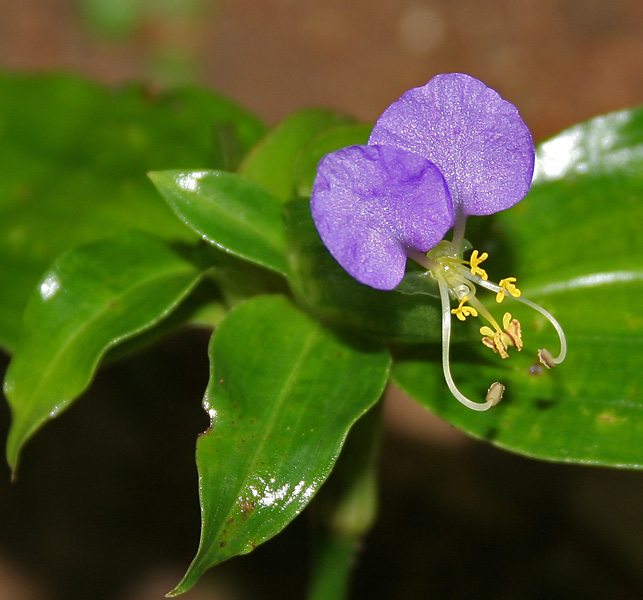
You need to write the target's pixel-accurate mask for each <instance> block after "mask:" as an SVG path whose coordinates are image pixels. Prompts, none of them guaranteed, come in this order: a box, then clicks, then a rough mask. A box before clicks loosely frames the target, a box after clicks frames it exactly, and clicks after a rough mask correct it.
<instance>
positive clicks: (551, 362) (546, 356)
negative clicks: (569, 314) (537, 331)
mask: <svg viewBox="0 0 643 600" xmlns="http://www.w3.org/2000/svg"><path fill="white" fill-rule="evenodd" d="M472 281H474V280H473V279H472ZM475 282H476V283H478V284H480V285H481V286H482V287H485V288H487V289H488V290H491V291H492V292H496V293H497V292H499V291H501V290H502V288H501V287H500V286H499V285H496V284H495V283H491V282H489V281H484V280H483V279H481V278H480V277H476V278H475ZM513 300H516V301H517V302H522V303H523V304H526V305H527V306H529V307H531V308H533V309H534V310H535V311H537V312H539V313H540V314H541V315H542V316H543V317H545V318H546V319H547V320H548V321H549V322H550V323H551V325H552V327H553V328H554V329H555V330H556V333H557V334H558V340H559V341H560V352H559V354H558V356H556V357H554V356H552V354H551V352H550V351H549V350H547V349H546V348H541V349H540V350H539V351H538V358H539V359H540V362H541V363H543V364H544V365H545V366H546V367H548V368H551V367H554V366H556V365H559V364H560V363H562V362H563V361H564V360H565V356H567V339H566V338H565V332H564V331H563V328H562V327H561V326H560V323H559V322H558V321H557V320H556V319H555V318H554V316H553V315H552V314H551V313H550V312H549V311H548V310H545V309H544V308H543V307H542V306H540V305H538V304H536V303H535V302H532V301H531V300H529V299H527V298H524V297H523V296H520V297H518V298H516V297H513Z"/></svg>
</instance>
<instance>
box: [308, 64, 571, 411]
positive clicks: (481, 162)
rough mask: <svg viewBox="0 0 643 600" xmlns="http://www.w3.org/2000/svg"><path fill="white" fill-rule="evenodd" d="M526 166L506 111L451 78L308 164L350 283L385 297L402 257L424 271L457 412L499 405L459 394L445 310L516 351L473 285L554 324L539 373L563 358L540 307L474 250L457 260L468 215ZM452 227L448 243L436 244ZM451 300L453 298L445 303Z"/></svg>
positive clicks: (503, 195)
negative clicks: (551, 346) (438, 307)
mask: <svg viewBox="0 0 643 600" xmlns="http://www.w3.org/2000/svg"><path fill="white" fill-rule="evenodd" d="M533 169H534V144H533V141H532V137H531V133H530V132H529V129H528V128H527V126H526V124H525V123H524V121H523V120H522V118H521V117H520V115H519V113H518V110H517V109H516V107H515V106H514V105H513V104H511V103H510V102H508V101H506V100H504V99H503V98H501V97H500V95H499V94H498V93H497V92H496V91H494V90H492V89H491V88H489V87H487V86H486V85H485V84H484V83H482V82H481V81H479V80H477V79H475V78H473V77H471V76H469V75H465V74H462V73H450V74H443V75H437V76H435V77H434V78H433V79H431V80H430V81H429V82H428V83H427V84H426V85H424V86H422V87H417V88H413V89H411V90H409V91H407V92H406V93H404V94H403V95H402V96H401V97H400V98H399V99H398V100H397V101H395V102H393V104H391V105H390V106H389V107H388V108H387V109H386V110H385V111H384V113H383V114H382V115H381V116H380V118H379V119H378V121H377V122H376V124H375V126H374V128H373V131H372V133H371V136H370V138H369V140H368V144H367V145H365V146H350V147H348V148H342V149H341V150H338V151H336V152H332V153H330V154H328V155H326V156H325V157H324V158H323V159H322V160H321V162H320V163H319V166H318V169H317V176H316V178H315V182H314V184H313V190H312V195H311V211H312V216H313V219H314V221H315V225H316V227H317V230H318V232H319V234H320V236H321V238H322V241H323V242H324V244H325V245H326V247H327V248H328V250H329V252H330V253H331V254H332V255H333V257H334V258H335V259H336V260H337V262H338V263H339V264H340V265H341V266H342V267H343V268H344V269H345V270H346V271H347V272H348V273H349V274H350V275H351V276H352V277H354V278H355V279H357V281H359V282H360V283H363V284H365V285H368V286H371V287H373V288H376V289H379V290H392V289H394V288H396V287H397V286H398V285H399V284H400V282H401V281H402V279H403V277H404V274H405V271H406V264H407V258H411V259H413V260H414V261H415V262H417V263H419V264H420V265H421V266H423V267H424V268H426V269H427V272H428V273H429V274H430V276H431V277H432V278H433V279H434V280H435V281H436V282H437V284H438V288H439V291H440V298H441V302H442V349H443V352H442V356H443V358H442V366H443V372H444V376H445V379H446V382H447V385H448V387H449V389H450V391H451V393H452V394H453V395H454V396H455V397H456V398H457V399H458V400H459V401H460V402H461V403H462V404H464V405H465V406H468V407H469V408H472V409H474V410H487V409H489V408H490V407H491V406H494V405H495V404H497V403H498V402H499V401H500V399H501V398H502V393H503V391H504V386H503V385H502V384H501V383H498V382H495V383H494V384H492V386H491V387H490V388H489V391H488V393H487V396H486V399H485V402H483V403H480V402H474V401H471V400H469V399H468V398H466V397H465V396H464V395H463V394H462V393H461V392H460V391H459V390H458V389H457V387H456V386H455V383H454V381H453V378H452V376H451V371H450V365H449V346H450V338H451V315H455V317H456V318H457V319H459V320H461V321H464V320H466V319H467V317H472V318H475V317H478V316H480V317H481V318H483V319H485V320H486V321H487V322H488V323H489V326H487V325H485V326H483V327H482V328H481V329H480V333H481V335H482V336H483V337H482V343H483V344H484V345H485V346H487V347H489V348H490V349H492V350H493V351H494V352H496V353H497V354H499V355H500V356H501V357H502V358H506V357H508V356H509V352H508V350H509V348H510V347H513V348H515V349H516V350H518V351H520V350H521V349H522V346H523V342H522V333H521V327H520V323H519V322H518V321H517V320H516V319H513V318H512V316H511V314H510V313H508V312H506V313H505V314H504V316H503V318H502V325H500V324H498V322H497V321H496V319H495V318H494V317H493V316H492V314H491V313H490V311H489V310H487V308H486V307H485V306H484V305H483V304H482V303H481V302H480V300H479V299H478V298H477V295H476V291H477V290H476V286H480V287H483V288H486V289H487V290H489V291H491V292H494V293H495V294H496V298H495V299H496V302H497V303H501V302H502V301H503V300H504V298H505V297H506V296H510V297H511V298H513V299H515V300H517V301H519V302H522V303H524V304H527V305H528V306H530V307H532V308H534V309H535V310H537V311H538V312H540V313H541V314H543V315H544V316H545V317H546V318H547V319H548V320H549V321H550V322H551V323H552V325H553V326H554V328H555V329H556V331H557V333H558V335H559V338H560V343H561V351H560V353H559V355H558V356H557V357H553V356H552V354H551V353H550V352H549V351H548V350H544V349H543V350H540V351H539V358H540V360H541V362H542V363H543V364H544V365H545V366H547V367H549V368H551V367H553V366H555V365H556V364H559V363H561V362H562V361H563V360H564V358H565V354H566V342H565V337H564V334H563V331H562V328H561V327H560V325H559V324H558V322H557V321H556V320H555V319H554V318H553V316H552V315H551V314H550V313H549V312H547V311H546V310H545V309H543V308H542V307H540V306H538V305H536V304H534V303H533V302H531V301H530V300H528V299H526V298H524V297H522V294H521V292H520V290H519V289H518V287H516V278H515V277H507V278H505V279H502V280H501V281H500V282H499V283H498V284H495V283H492V282H490V281H488V276H487V273H486V271H485V270H484V269H482V268H481V267H480V264H481V263H482V262H483V261H484V260H486V259H487V258H488V254H487V253H486V252H484V253H482V254H480V253H479V252H478V251H477V250H473V252H472V253H471V255H470V256H469V259H468V260H465V259H463V254H464V247H465V240H464V229H465V223H466V218H467V217H468V216H469V215H491V214H494V213H496V212H499V211H501V210H505V209H507V208H510V207H511V206H513V205H515V204H517V203H518V202H520V201H521V200H522V199H523V198H524V197H525V196H526V194H527V192H528V191H529V188H530V186H531V180H532V176H533ZM452 228H453V238H452V240H451V241H446V240H444V236H445V235H446V233H447V232H448V231H449V230H450V229H452ZM451 300H454V301H455V302H457V307H456V308H453V309H452V308H451Z"/></svg>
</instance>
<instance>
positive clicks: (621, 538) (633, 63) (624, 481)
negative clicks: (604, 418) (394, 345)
mask: <svg viewBox="0 0 643 600" xmlns="http://www.w3.org/2000/svg"><path fill="white" fill-rule="evenodd" d="M0 68H5V69H21V70H42V69H47V70H51V69H54V70H72V71H75V72H80V73H83V74H85V75H88V76H90V77H92V78H94V79H98V80H101V81H105V82H108V83H112V84H118V83H122V82H125V81H129V80H132V79H137V80H144V81H148V82H150V83H151V84H153V85H155V86H159V87H163V86H168V85H174V84H178V83H182V82H186V81H187V82H198V83H201V84H204V85H207V86H210V87H212V88H215V89H217V90H218V91H220V92H223V93H225V94H227V95H229V96H231V97H232V98H234V99H236V100H238V101H240V102H241V103H242V104H245V105H246V106H247V107H249V108H250V109H252V110H254V111H256V112H257V113H258V114H259V115H260V116H262V117H263V118H264V119H265V120H266V121H267V122H269V123H270V124H273V123H276V122H277V121H278V120H279V119H281V118H282V117H284V116H286V115H287V114H288V113H290V112H291V111H293V110H295V109H297V108H300V107H304V106H331V107H336V108H339V109H343V110H346V111H347V112H349V113H351V114H354V115H355V116H357V117H358V118H360V119H362V120H364V121H373V120H375V119H376V118H377V116H378V115H379V114H380V113H381V111H382V110H383V109H384V108H385V107H386V106H387V105H388V104H389V103H390V102H391V101H392V100H394V99H396V98H397V97H398V96H399V95H400V93H402V92H403V91H404V90H406V89H407V88H409V87H413V86H417V85H421V84H423V83H425V82H426V81H427V80H428V79H429V78H430V77H431V76H433V75H434V74H435V73H439V72H449V71H464V72H468V73H470V74H472V75H474V76H476V77H479V78H481V79H483V80H484V81H485V82H486V83H488V84H489V85H491V86H492V87H494V88H496V89H498V90H499V91H500V92H501V93H502V94H503V96H505V97H506V98H508V99H509V100H511V101H512V102H514V103H515V104H516V105H518V107H519V108H520V110H521V113H522V114H523V116H524V118H525V120H526V121H527V123H528V124H529V125H530V127H531V128H532V131H533V132H534V136H535V138H536V139H537V140H542V139H544V138H546V137H548V136H550V135H553V134H554V133H556V132H557V131H559V130H560V129H562V128H564V127H567V126H569V125H571V124H573V123H575V122H577V121H580V120H584V119H587V118H589V117H591V116H594V115H596V114H600V113H603V112H607V111H610V110H615V109H618V108H622V107H625V106H628V105H632V104H638V103H640V102H641V98H643V75H642V73H643V3H641V2H640V1H638V0H604V1H601V0H513V1H512V0H484V1H481V0H450V1H449V0H434V1H430V2H429V1H421V0H398V1H395V0H353V1H352V2H345V1H343V0H325V1H324V0H225V1H224V0H220V1H218V2H216V1H205V0H201V1H199V0H162V1H161V0H158V1H156V2H153V1H152V0H147V1H146V0H113V1H111V2H110V1H108V0H77V1H72V0H21V1H19V2H15V1H12V0H11V1H10V0H0ZM44 110H46V107H44ZM1 168H2V167H1V165H0V169H1ZM2 285H10V282H3V284H2ZM206 345H207V334H206V333H204V332H190V333H183V334H180V335H178V336H174V337H173V338H171V339H169V340H166V341H165V342H164V343H162V344H161V345H160V346H158V347H156V348H154V349H151V350H149V351H147V352H144V353H142V354H140V355H138V356H136V357H134V358H133V359H129V360H127V361H123V362H120V363H116V364H113V365H111V366H109V367H107V368H106V369H104V370H102V371H101V372H100V374H99V376H98V378H97V381H96V383H95V385H94V386H93V387H92V389H91V390H90V392H89V393H88V394H86V396H85V397H84V398H83V399H82V400H80V401H79V402H78V403H77V404H75V405H74V407H73V408H72V409H71V410H69V411H68V412H66V413H65V414H64V416H62V417H61V418H59V419H57V420H56V421H55V422H53V423H51V424H50V425H48V426H47V427H45V428H44V430H43V431H42V432H41V433H39V434H38V435H37V436H36V437H35V438H34V440H33V441H32V442H30V445H29V446H28V447H27V449H26V450H25V453H24V456H23V461H22V465H21V472H20V477H19V480H18V481H17V482H16V483H14V484H10V482H9V472H8V469H6V467H2V468H1V469H0V600H36V599H37V600H76V599H78V600H80V599H88V598H92V599H96V600H103V599H104V600H148V599H152V598H161V597H162V595H163V594H164V593H165V592H166V591H168V590H169V589H170V588H172V587H173V586H174V584H175V583H176V581H177V580H178V578H179V577H180V576H181V575H182V572H183V571H184V569H185V568H186V567H187V564H188V563H189V561H190V560H191V558H192V556H193V554H194V552H195V550H196V546H197V542H198V532H199V510H198V498H197V489H196V469H195V466H194V457H193V454H194V443H195V439H196V435H197V434H198V432H200V431H202V430H204V429H205V427H206V426H207V419H206V415H205V413H204V412H203V411H202V410H201V407H200V401H201V394H202V391H203V389H204V386H205V383H206V380H207V372H208V366H207V362H206ZM7 362H8V359H7V358H6V357H0V372H2V373H3V372H4V370H5V368H6V364H7ZM599 375H600V374H599ZM8 421H9V414H8V409H7V408H6V404H2V406H1V408H0V429H1V430H2V433H3V439H4V433H5V431H6V428H7V427H8ZM642 443H643V442H642ZM381 488H382V499H381V501H382V504H381V511H380V519H379V521H378V525H377V526H376V528H375V530H374V532H373V534H372V535H371V536H370V537H369V538H368V539H367V540H366V542H365V544H364V548H363V553H362V555H361V557H360V560H359V564H358V568H357V572H356V578H355V585H354V594H353V598H354V599H366V598H383V599H385V598H399V599H401V600H402V599H409V600H415V599H421V598H448V599H469V598H474V597H475V598H492V599H505V598H507V599H523V598H524V599H532V598H533V599H541V598H545V597H546V598H554V599H555V598H570V597H584V598H590V599H593V598H597V599H598V598H601V599H603V598H615V599H630V598H631V599H635V598H641V597H643V516H642V510H641V507H643V475H641V474H640V473H636V472H619V471H614V470H607V469H596V468H587V467H577V466H564V465H551V464H547V463H541V462H536V461H530V460H527V459H524V458H522V457H517V456H513V455H509V454H506V453H504V452H501V451H499V450H496V449H494V448H493V447H490V446H487V445H484V444H480V443H477V442H475V441H472V440H470V439H468V438H466V437H465V436H463V435H462V434H460V433H459V432H457V431H454V430H453V429H451V428H450V427H449V426H448V425H445V424H444V423H441V422H440V421H438V420H437V419H435V418H433V417H432V416H431V415H430V414H429V413H427V412H426V411H424V410H423V409H420V408H419V407H417V406H416V405H415V404H413V403H411V402H410V401H408V400H406V399H404V398H403V397H401V396H400V395H399V394H396V393H393V394H391V395H390V398H389V400H388V403H387V410H386V428H385V432H384V440H383V449H382V478H381ZM310 542H311V540H310V534H309V527H308V517H307V515H306V514H304V515H302V516H301V517H300V518H299V519H297V520H296V521H295V523H293V525H292V526H290V527H289V528H288V529H287V530H285V531H284V533H282V534H280V535H279V536H277V537H276V538H275V539H273V540H272V541H270V542H268V543H266V544H265V545H264V546H261V547H260V548H259V549H257V550H256V551H255V552H254V553H253V554H251V555H249V556H246V557H240V558H237V559H233V560H232V561H230V562H229V563H226V564H224V565H222V566H221V567H219V568H217V569H215V570H214V571H211V572H210V573H209V574H208V576H206V577H205V578H204V579H203V580H202V582H201V583H200V584H199V585H198V586H197V587H196V588H195V590H194V591H193V592H190V593H189V594H187V595H186V596H185V598H186V600H199V599H205V598H209V599H213V598H216V599H220V600H246V599H253V600H254V599H255V598H258V597H261V598H265V599H272V598H275V599H277V598H279V599H282V598H286V599H289V598H294V599H296V598H301V597H302V590H303V589H304V587H305V579H306V569H307V562H306V558H307V554H308V550H309V546H310Z"/></svg>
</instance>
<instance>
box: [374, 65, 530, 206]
mask: <svg viewBox="0 0 643 600" xmlns="http://www.w3.org/2000/svg"><path fill="white" fill-rule="evenodd" d="M368 143H369V144H381V145H387V146H396V147H398V148H403V149H405V150H409V151H411V152H416V153H418V154H421V155H422V156H424V157H425V158H427V159H429V160H430V161H431V162H433V163H435V164H436V165H437V166H438V167H439V169H440V170H441V171H442V174H443V175H444V178H445V179H446V181H447V183H448V185H449V190H450V192H451V197H452V199H453V203H454V205H455V207H456V211H459V212H461V213H463V214H464V215H490V214H493V213H496V212H498V211H501V210H504V209H506V208H509V207H510V206H513V205H514V204H516V203H517V202H520V200H522V199H523V198H524V196H525V195H526V194H527V192H528V191H529V187H530V186H531V180H532V176H533V170H534V143H533V140H532V137H531V133H530V132H529V129H528V128H527V125H525V123H524V121H523V120H522V118H521V117H520V115H519V114H518V110H517V109H516V107H515V106H514V105H513V104H511V103H510V102H507V101H506V100H503V99H502V98H501V97H500V95H499V94H498V92H496V91H495V90H492V89H491V88H489V87H487V86H486V85H485V84H484V83H482V82H481V81H479V80H478V79H475V78H473V77H471V76H469V75H465V74H462V73H450V74H445V75H436V76H435V77H433V79H431V80H430V81H429V82H428V83H427V84H426V85H424V86H422V87H417V88H413V89H411V90H409V91H408V92H406V93H405V94H403V95H402V96H401V97H400V99H399V100H397V101H396V102H393V104H391V105H390V106H389V107H388V108H387V109H386V110H385V111H384V113H383V114H382V116H381V117H380V118H379V119H378V121H377V123H376V124H375V127H374V128H373V132H372V133H371V137H370V139H369V141H368Z"/></svg>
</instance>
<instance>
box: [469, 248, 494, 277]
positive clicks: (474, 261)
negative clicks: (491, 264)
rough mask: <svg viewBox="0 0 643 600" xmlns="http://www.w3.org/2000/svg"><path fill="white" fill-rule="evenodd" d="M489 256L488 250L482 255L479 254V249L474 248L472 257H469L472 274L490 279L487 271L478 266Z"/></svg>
mask: <svg viewBox="0 0 643 600" xmlns="http://www.w3.org/2000/svg"><path fill="white" fill-rule="evenodd" d="M488 258H489V255H488V254H487V253H486V252H483V253H482V254H481V255H480V256H478V251H477V250H474V251H473V252H472V253H471V257H470V258H469V264H470V265H471V275H478V276H480V277H481V278H482V279H484V280H485V281H486V280H487V279H489V276H488V275H487V272H486V271H485V270H484V269H481V268H480V267H479V266H478V265H479V264H480V263H481V262H483V261H485V260H487V259H488Z"/></svg>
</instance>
